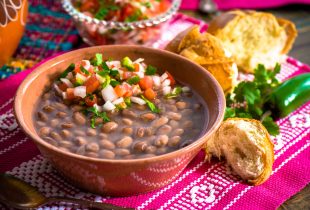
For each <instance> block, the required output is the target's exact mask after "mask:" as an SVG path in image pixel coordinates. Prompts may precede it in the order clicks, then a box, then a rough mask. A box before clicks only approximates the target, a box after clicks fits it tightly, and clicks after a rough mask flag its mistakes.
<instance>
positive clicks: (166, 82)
mask: <svg viewBox="0 0 310 210" xmlns="http://www.w3.org/2000/svg"><path fill="white" fill-rule="evenodd" d="M170 83H171V82H170V80H169V79H165V80H164V81H163V83H162V84H161V85H162V86H163V87H166V86H169V85H170Z"/></svg>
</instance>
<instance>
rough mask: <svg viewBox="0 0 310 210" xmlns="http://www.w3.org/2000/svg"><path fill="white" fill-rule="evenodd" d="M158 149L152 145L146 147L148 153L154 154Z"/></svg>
mask: <svg viewBox="0 0 310 210" xmlns="http://www.w3.org/2000/svg"><path fill="white" fill-rule="evenodd" d="M156 150H157V148H156V147H154V146H152V145H151V146H148V147H146V149H145V152H146V153H148V154H154V153H155V152H156Z"/></svg>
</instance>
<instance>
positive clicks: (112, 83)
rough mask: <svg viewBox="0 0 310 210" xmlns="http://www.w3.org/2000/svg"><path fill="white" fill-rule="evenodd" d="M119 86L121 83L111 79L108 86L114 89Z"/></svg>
mask: <svg viewBox="0 0 310 210" xmlns="http://www.w3.org/2000/svg"><path fill="white" fill-rule="evenodd" d="M119 84H121V83H120V82H119V81H117V80H115V79H111V81H110V85H112V87H116V86H117V85H119Z"/></svg>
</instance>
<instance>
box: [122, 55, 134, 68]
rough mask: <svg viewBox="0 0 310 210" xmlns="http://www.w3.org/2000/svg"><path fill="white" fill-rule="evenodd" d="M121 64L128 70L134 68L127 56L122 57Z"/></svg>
mask: <svg viewBox="0 0 310 210" xmlns="http://www.w3.org/2000/svg"><path fill="white" fill-rule="evenodd" d="M122 66H124V67H126V68H127V69H128V70H129V71H134V70H135V67H134V65H133V62H132V60H131V59H130V58H129V57H127V56H126V57H124V58H123V59H122Z"/></svg>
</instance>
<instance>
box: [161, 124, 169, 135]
mask: <svg viewBox="0 0 310 210" xmlns="http://www.w3.org/2000/svg"><path fill="white" fill-rule="evenodd" d="M171 130H172V128H171V126H170V125H163V126H161V127H160V128H159V129H158V130H157V134H158V135H162V134H169V133H170V132H171Z"/></svg>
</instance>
